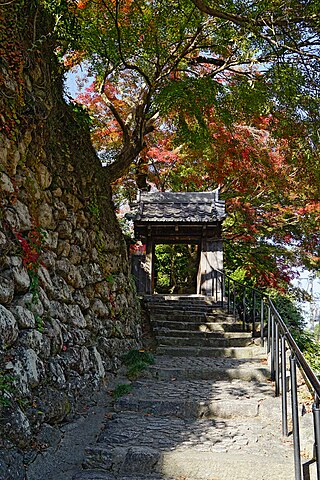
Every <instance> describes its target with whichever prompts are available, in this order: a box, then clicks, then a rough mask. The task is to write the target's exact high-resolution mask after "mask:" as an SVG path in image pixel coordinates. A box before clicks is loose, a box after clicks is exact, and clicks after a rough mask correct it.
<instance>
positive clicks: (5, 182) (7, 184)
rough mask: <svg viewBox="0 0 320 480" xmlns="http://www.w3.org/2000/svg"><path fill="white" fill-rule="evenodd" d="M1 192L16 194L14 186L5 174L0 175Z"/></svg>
mask: <svg viewBox="0 0 320 480" xmlns="http://www.w3.org/2000/svg"><path fill="white" fill-rule="evenodd" d="M0 190H2V191H4V192H6V193H13V192H14V186H13V184H12V182H11V180H10V178H9V177H8V175H6V174H5V173H0Z"/></svg>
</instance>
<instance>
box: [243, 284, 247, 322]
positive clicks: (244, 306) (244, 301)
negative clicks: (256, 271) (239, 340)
mask: <svg viewBox="0 0 320 480" xmlns="http://www.w3.org/2000/svg"><path fill="white" fill-rule="evenodd" d="M246 293H247V292H246V287H244V289H243V298H242V308H243V318H242V325H243V330H245V329H246Z"/></svg>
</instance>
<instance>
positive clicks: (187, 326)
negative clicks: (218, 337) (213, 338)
mask: <svg viewBox="0 0 320 480" xmlns="http://www.w3.org/2000/svg"><path fill="white" fill-rule="evenodd" d="M152 327H153V329H156V330H160V329H163V330H164V331H165V330H189V331H191V330H192V331H199V332H217V333H219V332H221V333H223V332H242V331H243V325H242V323H235V322H234V321H233V322H230V323H226V322H220V321H219V322H206V321H197V322H179V321H177V322H176V321H174V320H172V321H171V320H157V321H152Z"/></svg>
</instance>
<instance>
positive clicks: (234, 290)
mask: <svg viewBox="0 0 320 480" xmlns="http://www.w3.org/2000/svg"><path fill="white" fill-rule="evenodd" d="M236 296H237V295H236V284H235V283H234V282H233V315H235V314H236Z"/></svg>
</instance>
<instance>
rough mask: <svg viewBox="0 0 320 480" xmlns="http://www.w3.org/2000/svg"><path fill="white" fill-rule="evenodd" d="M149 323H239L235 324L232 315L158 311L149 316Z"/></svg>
mask: <svg viewBox="0 0 320 480" xmlns="http://www.w3.org/2000/svg"><path fill="white" fill-rule="evenodd" d="M150 321H151V323H153V322H159V321H172V322H185V323H196V322H211V323H214V322H218V323H221V322H223V323H240V322H237V320H236V319H235V317H234V316H232V315H222V314H216V315H212V314H209V315H207V314H206V315H203V314H199V313H192V312H186V313H182V312H178V311H176V312H171V313H165V312H163V311H160V312H159V313H154V314H152V315H151V316H150Z"/></svg>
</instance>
